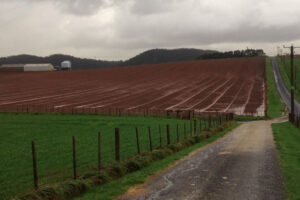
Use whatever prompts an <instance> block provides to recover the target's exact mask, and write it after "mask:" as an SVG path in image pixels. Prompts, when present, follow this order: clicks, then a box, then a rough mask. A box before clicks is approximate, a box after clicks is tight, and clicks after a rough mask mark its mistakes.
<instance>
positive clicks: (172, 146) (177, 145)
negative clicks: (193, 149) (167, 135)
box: [168, 143, 183, 152]
mask: <svg viewBox="0 0 300 200" xmlns="http://www.w3.org/2000/svg"><path fill="white" fill-rule="evenodd" d="M168 148H169V149H171V150H172V151H174V152H178V151H180V150H181V149H182V148H183V145H182V144H180V143H174V144H170V145H168Z"/></svg>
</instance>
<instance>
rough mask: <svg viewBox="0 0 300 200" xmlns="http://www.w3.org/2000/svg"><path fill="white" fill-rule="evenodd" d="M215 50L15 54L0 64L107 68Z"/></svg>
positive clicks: (193, 56)
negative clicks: (114, 56) (107, 56)
mask: <svg viewBox="0 0 300 200" xmlns="http://www.w3.org/2000/svg"><path fill="white" fill-rule="evenodd" d="M215 52H217V51H211V50H201V49H185V48H181V49H152V50H148V51H145V52H143V53H141V54H139V55H137V56H135V57H133V58H130V59H128V60H125V61H105V60H95V59H87V58H78V57H73V56H70V55H64V54H54V55H50V56H46V57H39V56H34V55H27V54H22V55H16V56H9V57H2V58H0V65H2V64H27V63H51V64H52V65H53V66H57V65H60V63H61V62H62V61H64V60H70V61H71V62H72V68H73V69H93V68H108V67H121V66H129V65H144V64H156V63H166V62H181V61H187V60H195V59H196V58H197V57H199V56H201V55H205V54H212V53H215Z"/></svg>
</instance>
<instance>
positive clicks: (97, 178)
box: [90, 171, 110, 185]
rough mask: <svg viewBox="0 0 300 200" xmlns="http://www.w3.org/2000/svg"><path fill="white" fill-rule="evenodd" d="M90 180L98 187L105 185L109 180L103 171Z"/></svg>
mask: <svg viewBox="0 0 300 200" xmlns="http://www.w3.org/2000/svg"><path fill="white" fill-rule="evenodd" d="M90 180H91V181H92V183H93V184H95V185H100V184H103V183H107V182H108V181H109V180H110V177H109V176H108V174H107V173H106V172H105V171H100V172H98V173H97V174H96V175H95V176H93V177H91V178H90Z"/></svg>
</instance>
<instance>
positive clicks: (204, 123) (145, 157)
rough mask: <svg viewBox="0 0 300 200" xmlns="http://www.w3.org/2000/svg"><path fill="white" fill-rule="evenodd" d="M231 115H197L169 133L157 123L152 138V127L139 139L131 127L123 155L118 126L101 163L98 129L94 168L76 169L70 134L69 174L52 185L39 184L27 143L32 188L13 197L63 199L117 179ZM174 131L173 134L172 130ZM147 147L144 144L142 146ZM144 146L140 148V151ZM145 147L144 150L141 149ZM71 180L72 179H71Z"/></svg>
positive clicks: (219, 126) (216, 128)
mask: <svg viewBox="0 0 300 200" xmlns="http://www.w3.org/2000/svg"><path fill="white" fill-rule="evenodd" d="M232 120H233V115H231V114H226V115H219V116H218V117H201V118H198V119H193V120H191V121H190V122H189V123H186V122H185V123H183V124H181V125H183V126H182V127H179V125H178V124H177V125H176V127H175V128H174V127H173V129H172V130H173V132H171V129H170V125H169V124H166V125H165V127H164V128H165V130H166V131H165V132H163V131H162V129H163V127H162V126H161V125H159V127H158V133H156V137H154V136H155V135H154V134H153V132H152V127H150V126H148V127H147V136H148V140H147V141H146V142H143V141H141V134H140V132H139V129H138V128H135V130H134V132H135V138H134V140H135V141H133V142H131V144H135V146H136V147H135V148H136V154H135V155H132V156H129V157H124V156H122V154H123V152H124V151H125V150H126V149H124V148H123V149H122V148H121V146H122V145H121V137H122V136H121V135H122V134H121V131H120V128H119V127H115V130H114V144H110V145H111V146H113V149H114V152H113V153H114V156H113V157H114V161H112V162H110V163H107V164H103V153H102V149H103V145H104V143H103V141H102V134H101V132H99V133H98V135H97V138H96V139H97V148H96V151H97V152H96V154H95V155H96V156H95V160H97V164H96V166H94V168H90V169H86V170H84V171H80V173H79V171H78V167H79V166H78V163H77V153H78V152H77V148H76V144H77V142H78V141H77V140H76V137H75V136H73V137H72V138H70V143H71V144H72V148H71V149H70V152H72V153H71V154H70V155H71V157H72V166H73V167H72V169H69V170H72V176H70V177H67V178H66V179H65V180H64V181H60V182H59V183H55V184H44V183H40V182H39V181H40V178H43V177H39V156H37V154H36V152H37V151H38V149H37V147H36V143H35V141H32V142H31V151H32V166H33V168H32V169H33V174H32V182H33V184H32V185H33V189H34V190H29V192H26V194H24V195H22V196H19V197H16V198H15V199H25V200H26V199H65V198H72V197H74V196H77V195H79V194H82V193H83V192H84V191H86V190H87V189H88V188H89V187H90V186H93V185H99V184H102V183H105V182H108V181H109V180H111V179H112V178H117V177H121V176H123V175H125V174H126V173H130V172H133V171H136V170H139V169H141V168H143V167H146V166H147V165H149V164H150V163H151V162H153V161H155V160H158V159H162V158H164V157H166V156H168V155H170V154H172V153H175V152H178V151H180V150H181V149H183V148H186V147H188V146H191V145H193V144H195V143H198V142H200V141H201V140H203V139H205V138H208V137H210V136H212V135H214V134H216V133H218V132H220V131H223V130H224V129H226V128H228V127H229V126H231V125H232V124H233V121H232ZM174 132H175V133H174ZM144 146H147V147H144ZM142 149H144V151H142ZM145 149H147V150H145ZM72 179H73V180H72Z"/></svg>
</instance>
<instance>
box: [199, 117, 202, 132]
mask: <svg viewBox="0 0 300 200" xmlns="http://www.w3.org/2000/svg"><path fill="white" fill-rule="evenodd" d="M199 129H200V130H199V132H201V131H202V124H201V118H200V122H199Z"/></svg>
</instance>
